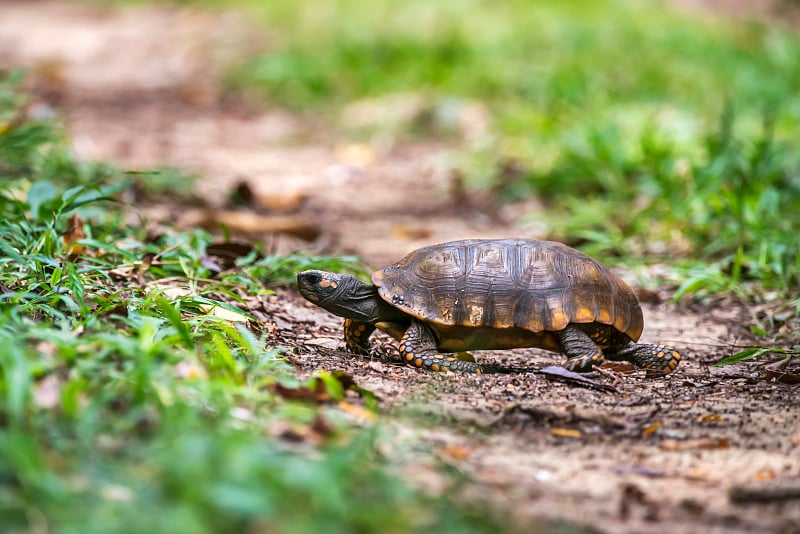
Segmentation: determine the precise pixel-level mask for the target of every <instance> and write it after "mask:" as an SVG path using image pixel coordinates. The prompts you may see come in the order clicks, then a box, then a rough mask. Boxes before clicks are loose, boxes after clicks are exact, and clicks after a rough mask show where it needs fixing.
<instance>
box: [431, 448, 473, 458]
mask: <svg viewBox="0 0 800 534" xmlns="http://www.w3.org/2000/svg"><path fill="white" fill-rule="evenodd" d="M472 451H473V450H472V447H466V446H464V445H445V446H444V447H442V448H441V449H439V454H441V455H442V456H444V457H445V458H447V459H450V460H455V461H456V462H463V461H464V460H466V459H467V458H469V457H470V455H471V454H472Z"/></svg>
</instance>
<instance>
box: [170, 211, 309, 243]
mask: <svg viewBox="0 0 800 534" xmlns="http://www.w3.org/2000/svg"><path fill="white" fill-rule="evenodd" d="M178 224H179V225H180V226H202V227H204V228H217V227H219V226H226V227H227V228H228V229H229V230H232V231H239V232H245V233H249V234H265V233H282V234H289V235H293V236H295V237H299V238H300V239H304V240H307V241H313V240H314V239H316V238H317V237H318V236H319V235H320V233H321V230H320V228H319V226H317V225H316V224H314V223H313V222H311V221H309V220H308V219H307V218H306V217H301V216H299V215H260V214H258V213H253V212H249V211H234V210H213V209H202V208H198V209H191V210H187V211H185V212H184V213H182V214H181V216H180V218H179V220H178Z"/></svg>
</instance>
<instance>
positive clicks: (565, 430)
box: [550, 428, 583, 438]
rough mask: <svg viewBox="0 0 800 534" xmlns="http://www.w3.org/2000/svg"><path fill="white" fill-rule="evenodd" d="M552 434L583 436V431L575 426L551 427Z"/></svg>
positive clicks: (566, 436) (567, 436)
mask: <svg viewBox="0 0 800 534" xmlns="http://www.w3.org/2000/svg"><path fill="white" fill-rule="evenodd" d="M550 434H552V435H553V436H560V437H562V438H581V437H583V432H581V431H580V430H577V429H574V428H551V429H550Z"/></svg>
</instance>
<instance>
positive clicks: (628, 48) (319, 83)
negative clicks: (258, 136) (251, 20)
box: [217, 0, 800, 295]
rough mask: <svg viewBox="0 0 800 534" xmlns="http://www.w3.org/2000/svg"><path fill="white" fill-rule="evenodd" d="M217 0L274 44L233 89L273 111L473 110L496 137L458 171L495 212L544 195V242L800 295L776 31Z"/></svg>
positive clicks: (799, 133)
mask: <svg viewBox="0 0 800 534" xmlns="http://www.w3.org/2000/svg"><path fill="white" fill-rule="evenodd" d="M217 3H218V4H220V5H235V6H239V7H241V6H246V7H248V8H249V9H251V10H253V12H255V13H257V14H259V16H260V20H261V21H263V27H264V28H265V31H266V32H267V33H266V41H267V46H266V50H265V51H264V52H263V53H261V54H259V55H256V56H255V57H252V58H246V59H244V60H243V61H242V62H241V64H240V65H238V66H235V67H234V68H233V69H232V70H231V74H230V77H229V83H230V84H231V85H232V86H233V87H236V88H239V89H243V90H247V91H250V92H258V93H260V94H261V95H262V96H263V97H264V98H265V99H266V102H267V103H268V104H270V105H277V106H290V107H294V108H295V109H299V110H320V109H321V110H327V111H328V113H329V115H330V116H331V117H332V120H336V117H337V115H338V116H339V120H342V121H345V123H343V124H341V126H342V127H344V128H345V129H347V128H349V127H351V125H350V124H348V123H347V122H346V121H347V120H348V119H349V118H350V117H351V115H350V114H348V113H347V112H346V111H347V109H348V108H349V106H350V105H351V104H352V103H354V102H361V101H364V99H377V101H378V102H380V98H381V97H388V96H392V95H395V96H396V95H403V94H406V93H415V94H419V95H423V97H424V99H425V100H426V101H427V102H428V106H429V107H430V109H433V110H434V111H435V110H439V109H441V107H442V106H448V105H452V104H453V102H455V103H456V107H457V106H458V104H457V103H458V102H461V103H462V104H464V103H468V102H479V103H480V105H482V106H484V108H485V109H486V111H487V115H488V117H489V120H490V127H489V128H488V129H487V130H485V131H482V133H481V135H478V136H472V137H470V138H468V139H466V140H465V141H464V142H463V143H461V144H460V145H459V146H458V154H457V155H456V156H455V157H454V161H455V162H456V163H455V164H456V165H457V166H458V167H459V168H460V170H461V171H462V172H463V173H464V174H465V175H466V177H467V180H468V183H470V184H472V185H473V186H476V187H485V188H487V189H489V190H492V191H494V192H495V193H497V194H498V195H499V199H500V200H501V201H504V202H509V201H514V200H520V199H526V198H538V199H540V200H541V205H542V206H543V207H544V210H542V211H536V212H532V213H530V214H529V215H528V216H527V218H528V219H536V220H537V221H544V222H545V223H546V227H547V230H546V234H547V235H548V236H549V237H553V238H557V239H561V240H565V241H568V242H571V243H574V244H578V245H579V246H581V248H583V249H585V250H587V251H588V252H590V253H594V254H600V255H603V256H605V257H607V256H614V255H617V256H620V257H622V258H625V259H626V260H627V261H630V259H631V258H640V257H648V258H650V261H652V259H653V258H669V259H670V263H674V261H673V260H674V259H675V258H686V259H687V261H686V262H684V263H690V260H695V263H694V264H691V265H690V266H689V267H688V271H687V272H685V273H684V274H685V276H686V279H687V280H689V281H688V283H687V284H685V285H684V287H683V288H682V290H681V293H683V292H685V291H690V292H694V293H700V294H703V293H708V292H712V293H713V292H719V291H731V290H733V291H735V292H738V293H741V294H748V295H755V294H758V293H759V292H761V291H762V289H764V290H768V291H772V290H776V291H778V292H780V293H781V294H783V295H790V294H792V292H793V291H795V290H796V289H797V288H798V285H799V284H800V281H799V280H798V275H797V273H798V271H800V252H799V250H800V237H798V235H799V234H800V232H798V231H797V230H798V229H800V215H799V214H798V213H800V210H798V209H797V208H798V207H799V206H800V176H799V175H798V154H800V150H798V141H797V140H798V139H800V93H799V92H798V91H797V90H796V88H797V87H800V39H799V38H798V37H797V36H796V35H794V34H793V33H791V32H790V31H788V30H786V29H783V28H782V27H781V24H780V23H779V22H778V21H773V22H771V23H765V22H756V21H748V20H724V19H723V18H721V17H719V16H715V15H714V14H713V13H704V12H679V11H677V10H673V9H670V8H669V6H668V5H666V3H664V2H656V1H646V2H639V1H626V0H603V1H601V2H589V1H587V0H570V1H567V2H557V1H544V2H525V1H522V0H509V1H506V2H500V3H498V2H485V1H479V0H471V1H456V0H443V1H441V2H424V1H422V0H408V1H403V2H399V1H392V0H384V1H378V2H365V1H362V0H334V1H327V0H305V1H302V2H281V1H277V2H268V3H260V2H248V1H246V0H241V1H227V2H225V1H220V2H217ZM717 15H719V14H717ZM394 103H396V100H391V99H388V100H386V104H385V105H386V106H387V107H390V106H392V105H394ZM340 111H342V113H341V114H340V113H339V112H340ZM457 112H458V111H456V113H457ZM411 131H412V132H414V133H418V131H419V130H418V129H412V130H411ZM508 169H513V172H512V173H509V172H508Z"/></svg>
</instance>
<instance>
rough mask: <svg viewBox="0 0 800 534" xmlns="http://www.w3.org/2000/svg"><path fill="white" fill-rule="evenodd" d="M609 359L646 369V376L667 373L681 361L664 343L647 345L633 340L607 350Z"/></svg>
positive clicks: (651, 376) (676, 353)
mask: <svg viewBox="0 0 800 534" xmlns="http://www.w3.org/2000/svg"><path fill="white" fill-rule="evenodd" d="M606 357H607V358H608V359H609V360H625V361H629V362H631V363H632V364H634V365H635V366H637V367H641V368H642V369H645V370H646V371H647V373H646V375H645V376H647V378H658V377H660V376H664V375H668V374H669V373H671V372H672V371H674V370H675V368H676V367H678V364H679V363H681V355H680V353H679V352H678V351H676V350H675V349H673V348H670V347H665V346H664V345H647V344H638V343H634V342H630V343H628V345H627V346H625V347H623V348H622V349H620V350H618V351H614V352H607V353H606Z"/></svg>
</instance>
